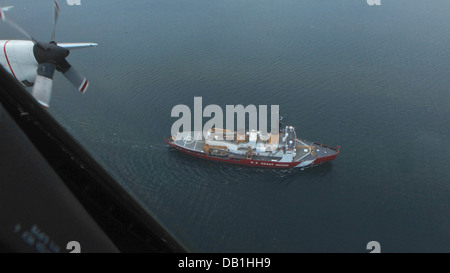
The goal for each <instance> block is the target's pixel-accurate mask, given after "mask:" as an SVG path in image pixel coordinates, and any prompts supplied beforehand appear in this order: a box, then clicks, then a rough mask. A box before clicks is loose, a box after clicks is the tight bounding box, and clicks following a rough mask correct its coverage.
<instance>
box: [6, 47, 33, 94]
mask: <svg viewBox="0 0 450 273" xmlns="http://www.w3.org/2000/svg"><path fill="white" fill-rule="evenodd" d="M33 46H34V44H33V42H32V41H21V40H8V41H6V40H2V41H0V63H1V64H2V66H3V67H4V68H5V70H6V71H8V72H9V73H10V74H11V75H13V76H14V78H16V79H17V80H18V81H19V82H21V83H22V84H24V85H25V86H32V85H33V84H34V81H35V80H36V76H37V67H38V63H37V61H36V58H35V57H34V54H33Z"/></svg>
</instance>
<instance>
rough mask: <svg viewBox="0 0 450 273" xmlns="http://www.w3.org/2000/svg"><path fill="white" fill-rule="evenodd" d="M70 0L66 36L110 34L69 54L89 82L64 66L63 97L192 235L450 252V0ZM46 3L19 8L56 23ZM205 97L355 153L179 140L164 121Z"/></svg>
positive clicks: (192, 245)
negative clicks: (256, 155) (280, 162)
mask: <svg viewBox="0 0 450 273" xmlns="http://www.w3.org/2000/svg"><path fill="white" fill-rule="evenodd" d="M3 2H5V3H3ZM3 2H2V5H7V4H10V3H6V2H7V1H3ZM60 2H61V3H60V4H61V9H62V12H61V17H60V22H59V23H60V24H59V25H58V29H57V40H58V41H61V42H62V41H64V42H84V41H90V42H97V43H99V46H98V47H97V48H95V49H87V50H82V51H76V52H72V54H71V56H70V57H69V60H70V61H71V62H72V64H74V65H75V66H76V67H77V68H78V69H79V70H80V71H82V72H83V73H85V74H86V75H88V76H89V79H90V89H89V90H88V92H87V93H86V94H85V95H84V96H80V95H79V94H77V93H76V92H75V91H73V89H72V88H71V87H70V86H69V84H68V83H66V82H65V81H64V78H63V77H61V76H59V75H58V76H57V77H56V78H55V92H54V96H53V98H52V102H51V110H50V112H51V113H52V114H53V115H54V116H55V117H56V118H57V119H58V120H60V121H61V123H62V124H63V125H64V126H66V128H67V129H68V130H69V131H70V132H71V133H73V134H74V136H75V137H77V139H78V140H79V141H80V142H81V143H82V144H84V145H85V146H86V147H87V148H88V150H90V151H91V152H92V154H93V155H94V156H95V157H96V158H97V159H98V160H99V161H100V162H101V163H102V164H103V165H104V166H105V167H106V168H107V169H108V170H109V171H110V172H111V173H112V174H113V175H114V176H115V177H116V178H117V179H118V181H119V183H120V184H121V185H122V186H123V187H124V188H126V189H127V190H129V191H130V193H131V194H132V195H134V196H135V197H136V199H137V200H138V201H139V202H140V203H141V204H142V205H143V206H144V207H145V208H147V209H148V211H149V213H151V214H152V215H153V216H155V217H156V218H157V219H159V220H160V221H161V223H162V224H163V225H164V226H165V227H167V228H168V229H169V230H170V231H171V232H172V233H173V234H174V235H175V236H176V237H177V238H178V239H179V240H180V241H181V242H182V243H183V244H185V245H186V246H187V247H188V249H190V250H192V251H200V252H368V250H366V245H367V243H368V242H369V241H373V240H375V241H378V242H379V243H380V244H381V250H382V251H384V252H449V251H450V217H449V212H450V179H449V177H450V170H449V168H448V167H449V164H450V144H449V137H450V128H449V124H450V106H449V105H450V95H449V94H450V92H449V91H450V90H449V87H450V74H449V72H450V62H449V60H450V59H449V56H450V47H449V45H450V15H449V13H448V10H450V2H448V1H444V0H442V1H438V0H433V1H400V0H390V1H387V0H381V6H376V7H375V6H369V5H367V3H366V1H365V0H352V1H350V0H326V1H313V0H309V1H297V0H296V1H269V0H258V1H252V0H239V1H238V0H233V1H209V0H201V1H191V0H182V1H181V0H180V1H133V2H132V3H131V2H130V3H128V2H127V3H125V2H124V1H110V0H108V1H106V0H96V1H88V0H81V2H82V5H81V6H79V7H71V6H68V5H66V4H65V3H64V1H60ZM43 3H45V1H25V0H22V1H14V5H16V8H15V10H13V11H11V12H10V14H11V16H14V18H15V19H16V21H19V22H20V24H21V25H23V26H24V27H25V28H26V29H28V30H29V32H31V33H33V35H34V36H38V37H43V38H41V39H48V38H49V37H50V33H51V16H52V10H51V5H50V4H43ZM24 8H25V9H24ZM36 10H39V11H42V12H41V13H39V14H38V13H37V12H36ZM22 16H23V17H22ZM36 21H39V22H40V23H39V24H37V23H36ZM46 25H48V29H46V28H45V26H46ZM1 30H2V32H1V33H2V36H4V35H10V36H14V37H10V36H9V37H8V38H21V37H20V35H18V34H16V33H15V32H13V31H10V30H7V29H6V28H5V27H4V26H2V28H1ZM5 33H6V34H5ZM46 37H48V38H46ZM0 38H1V39H6V38H7V37H0ZM194 96H202V97H203V104H204V105H206V104H218V105H220V106H222V107H224V106H225V105H227V104H232V105H236V104H243V105H248V104H254V105H262V104H268V105H274V104H277V105H280V110H281V112H282V114H284V115H286V121H287V122H289V123H290V124H292V125H294V126H296V128H297V134H298V135H299V136H300V137H301V138H304V139H309V140H316V141H320V142H322V143H325V144H328V145H332V146H337V145H340V146H341V147H342V149H341V154H340V155H339V157H338V158H337V159H336V160H335V161H333V162H332V163H329V164H324V165H321V166H318V167H314V168H309V169H306V170H290V171H279V170H265V169H251V168H247V167H239V166H230V165H223V164H219V163H215V162H208V161H203V160H199V159H194V158H190V157H188V156H185V155H183V154H179V153H178V152H176V151H173V150H171V149H169V147H168V146H167V145H165V143H164V141H163V137H164V136H167V135H169V134H170V128H171V125H172V123H173V122H174V121H175V119H173V118H171V117H170V112H171V109H172V107H173V106H175V105H177V104H186V105H188V106H191V107H192V106H193V98H194Z"/></svg>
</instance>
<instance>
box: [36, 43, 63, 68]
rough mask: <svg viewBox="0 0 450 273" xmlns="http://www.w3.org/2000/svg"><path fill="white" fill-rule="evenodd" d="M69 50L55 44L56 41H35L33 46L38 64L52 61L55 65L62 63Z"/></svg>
mask: <svg viewBox="0 0 450 273" xmlns="http://www.w3.org/2000/svg"><path fill="white" fill-rule="evenodd" d="M69 53H70V52H69V50H68V49H66V48H63V47H60V46H58V45H56V43H43V42H37V43H36V44H35V45H34V46H33V54H34V57H35V58H36V61H37V62H38V63H39V64H42V63H54V64H56V65H57V66H59V65H61V64H62V63H64V61H65V58H66V57H67V56H68V55H69Z"/></svg>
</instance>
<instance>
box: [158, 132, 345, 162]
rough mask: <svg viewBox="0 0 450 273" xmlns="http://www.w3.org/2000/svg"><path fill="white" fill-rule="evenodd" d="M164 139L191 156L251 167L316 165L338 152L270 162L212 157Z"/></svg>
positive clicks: (331, 157)
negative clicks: (304, 162) (306, 160)
mask: <svg viewBox="0 0 450 273" xmlns="http://www.w3.org/2000/svg"><path fill="white" fill-rule="evenodd" d="M164 140H165V142H166V143H167V144H169V145H170V146H171V147H173V148H175V149H176V150H178V151H181V152H183V153H185V154H188V155H191V156H195V157H198V158H203V159H207V160H212V161H219V162H226V163H231V164H237V165H245V166H251V167H264V168H272V169H291V168H295V167H307V166H312V165H318V164H321V163H324V162H327V161H331V160H333V159H335V158H336V157H337V155H338V154H339V150H338V152H337V153H336V154H334V155H330V156H324V157H318V158H316V159H315V160H314V161H312V162H311V163H309V164H307V165H303V166H299V165H300V164H302V161H299V162H272V161H262V160H252V159H244V158H234V159H230V158H219V157H213V156H209V155H207V154H205V153H202V152H196V151H191V150H188V149H185V148H183V147H180V146H177V145H175V144H174V143H172V142H170V141H169V139H168V138H164Z"/></svg>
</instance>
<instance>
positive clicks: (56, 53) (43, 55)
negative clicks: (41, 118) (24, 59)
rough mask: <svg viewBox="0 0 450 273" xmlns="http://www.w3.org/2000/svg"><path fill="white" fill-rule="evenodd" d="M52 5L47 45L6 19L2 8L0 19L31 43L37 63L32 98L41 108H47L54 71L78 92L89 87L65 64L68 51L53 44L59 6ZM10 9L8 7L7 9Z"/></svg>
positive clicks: (71, 67) (72, 68) (78, 74)
mask: <svg viewBox="0 0 450 273" xmlns="http://www.w3.org/2000/svg"><path fill="white" fill-rule="evenodd" d="M53 3H54V23H53V31H52V36H51V41H50V42H49V43H45V42H38V41H36V40H35V39H33V37H32V36H31V35H29V34H28V33H27V32H26V31H24V30H23V29H22V28H21V27H19V26H18V25H17V24H15V23H14V22H13V21H11V20H10V19H6V18H5V16H4V13H3V11H4V10H7V9H6V8H2V9H0V10H1V14H0V16H1V19H2V20H3V21H6V22H8V23H9V24H10V25H12V26H13V27H14V28H16V29H17V30H19V31H20V32H22V33H23V34H25V35H26V36H27V37H29V38H30V39H31V40H32V41H33V43H34V46H33V54H34V57H35V58H36V61H37V62H38V68H37V77H36V80H35V82H34V86H33V89H32V94H33V96H34V97H35V98H36V99H37V100H38V101H39V103H41V104H42V105H43V106H45V107H47V108H48V106H49V102H50V98H51V93H52V86H53V76H54V73H55V70H57V71H59V72H61V73H62V74H63V75H64V77H65V78H66V79H67V80H68V81H69V82H71V83H72V85H74V86H75V87H76V88H77V89H78V90H79V91H80V92H82V93H84V92H85V91H86V89H87V87H88V85H89V83H88V81H87V79H86V78H85V77H83V76H82V75H81V74H80V73H79V72H78V71H77V70H76V69H75V68H74V67H73V66H72V65H70V64H69V62H67V60H66V57H67V56H68V55H69V53H70V51H69V50H68V49H66V48H64V47H61V46H58V45H57V43H56V42H55V30H56V23H57V21H58V15H59V5H58V3H57V2H56V1H54V2H53ZM9 8H11V7H8V9H9Z"/></svg>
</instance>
